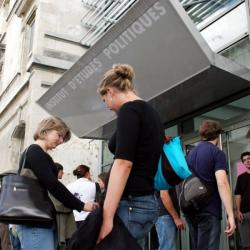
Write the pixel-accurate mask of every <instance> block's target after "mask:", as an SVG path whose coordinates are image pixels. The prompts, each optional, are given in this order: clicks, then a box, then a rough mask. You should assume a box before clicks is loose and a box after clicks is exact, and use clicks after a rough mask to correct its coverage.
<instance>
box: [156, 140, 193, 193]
mask: <svg viewBox="0 0 250 250" xmlns="http://www.w3.org/2000/svg"><path fill="white" fill-rule="evenodd" d="M191 174H192V173H191V171H190V170H189V168H188V164H187V162H186V159H185V156H184V153H183V150H182V147H181V142H180V137H179V136H177V137H174V138H172V139H171V140H170V141H169V142H165V143H164V145H163V150H162V154H161V156H160V159H159V162H158V168H157V172H156V175H155V177H154V187H155V189H156V190H166V189H171V188H173V187H174V186H176V185H178V184H179V183H180V182H182V181H183V180H185V179H186V178H187V177H189V176H190V175H191Z"/></svg>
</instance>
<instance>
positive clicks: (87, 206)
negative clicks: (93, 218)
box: [83, 202, 99, 212]
mask: <svg viewBox="0 0 250 250" xmlns="http://www.w3.org/2000/svg"><path fill="white" fill-rule="evenodd" d="M98 207H99V204H98V203H97V202H86V203H85V204H84V207H83V211H86V212H92V211H93V210H95V209H96V208H98Z"/></svg>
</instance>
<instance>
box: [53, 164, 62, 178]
mask: <svg viewBox="0 0 250 250" xmlns="http://www.w3.org/2000/svg"><path fill="white" fill-rule="evenodd" d="M55 165H56V168H57V179H58V180H60V179H62V177H63V175H64V172H63V166H62V165H61V164H60V163H58V162H55Z"/></svg>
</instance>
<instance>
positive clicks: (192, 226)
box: [185, 120, 235, 250]
mask: <svg viewBox="0 0 250 250" xmlns="http://www.w3.org/2000/svg"><path fill="white" fill-rule="evenodd" d="M221 132H222V126H221V125H220V123H218V122H216V121H213V120H206V121H204V122H203V123H202V124H201V126H200V129H199V133H200V136H201V139H202V142H201V143H200V144H199V145H198V146H197V147H195V148H194V149H192V150H191V151H190V152H189V154H188V156H187V161H188V165H189V167H190V169H191V170H192V171H193V172H194V173H195V174H196V175H197V176H198V177H199V178H200V179H201V180H202V181H203V182H205V183H207V184H209V185H210V186H212V187H213V189H214V193H213V197H212V199H211V200H210V201H209V203H208V205H207V206H206V207H205V208H203V209H202V210H201V211H199V212H193V213H192V214H185V217H186V220H187V223H188V226H189V232H190V236H191V240H192V250H203V249H206V250H218V249H219V245H220V234H221V218H222V211H221V201H222V202H223V204H224V206H225V209H226V212H227V225H226V229H225V230H224V232H225V234H226V235H227V236H231V235H232V234H233V233H234V231H235V221H234V215H233V208H232V194H231V189H230V186H229V183H228V179H227V171H228V165H227V162H226V156H225V154H224V152H223V151H222V150H220V149H219V148H218V147H217V145H218V143H219V135H220V134H221Z"/></svg>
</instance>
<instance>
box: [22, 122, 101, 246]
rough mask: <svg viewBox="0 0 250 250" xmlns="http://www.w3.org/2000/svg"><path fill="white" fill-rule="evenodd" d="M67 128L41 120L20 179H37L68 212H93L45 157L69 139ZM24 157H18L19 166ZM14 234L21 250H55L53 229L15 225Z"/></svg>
mask: <svg viewBox="0 0 250 250" xmlns="http://www.w3.org/2000/svg"><path fill="white" fill-rule="evenodd" d="M70 136H71V134H70V130H69V128H68V127H67V125H66V124H65V123H64V122H63V121H62V120H61V119H60V118H56V117H51V118H47V119H44V120H42V121H41V122H40V124H39V125H38V128H37V130H36V132H35V134H34V140H35V143H34V144H31V145H30V146H29V147H28V149H27V153H26V162H25V166H24V169H23V170H22V172H21V175H26V176H28V177H32V178H37V179H38V180H39V181H40V183H41V185H42V186H43V187H44V189H46V190H47V191H48V192H49V193H50V194H51V195H52V196H53V197H55V198H56V199H57V200H59V201H60V202H62V203H63V204H64V205H65V206H66V207H68V208H70V209H76V210H78V211H82V210H85V211H92V210H93V209H95V208H96V207H97V204H96V203H83V202H81V201H80V200H78V199H77V198H75V197H74V195H72V194H71V193H70V192H69V191H68V189H67V188H66V187H65V186H64V185H63V184H62V183H61V182H59V181H58V179H57V172H58V171H57V167H56V165H55V163H54V161H53V159H52V158H51V156H50V155H49V154H48V153H47V151H48V150H51V149H54V148H56V147H57V146H58V145H60V144H62V143H63V142H67V141H68V140H69V139H70ZM23 158H24V154H23V155H22V156H21V162H22V160H23ZM17 233H18V236H19V238H20V241H21V245H22V248H23V249H24V250H30V249H32V250H38V249H39V250H54V249H55V246H56V238H55V225H51V227H49V228H42V227H33V226H27V225H17Z"/></svg>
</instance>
